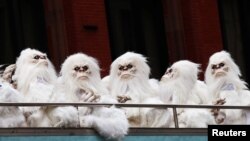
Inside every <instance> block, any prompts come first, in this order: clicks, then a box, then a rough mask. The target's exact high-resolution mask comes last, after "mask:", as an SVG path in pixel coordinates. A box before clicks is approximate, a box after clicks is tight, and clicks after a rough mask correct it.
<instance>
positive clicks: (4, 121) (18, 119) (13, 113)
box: [0, 78, 26, 128]
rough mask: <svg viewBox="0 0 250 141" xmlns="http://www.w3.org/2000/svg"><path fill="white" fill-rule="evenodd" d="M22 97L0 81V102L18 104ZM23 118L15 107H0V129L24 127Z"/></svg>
mask: <svg viewBox="0 0 250 141" xmlns="http://www.w3.org/2000/svg"><path fill="white" fill-rule="evenodd" d="M0 79H1V78H0ZM21 100H22V95H21V94H20V93H19V92H18V91H16V90H15V89H13V88H12V87H11V86H10V84H8V83H6V82H4V81H2V80H0V102H20V101H21ZM25 126H26V122H25V117H24V115H23V113H22V111H21V110H20V109H19V107H17V106H6V107H5V106H0V128H3V127H25Z"/></svg>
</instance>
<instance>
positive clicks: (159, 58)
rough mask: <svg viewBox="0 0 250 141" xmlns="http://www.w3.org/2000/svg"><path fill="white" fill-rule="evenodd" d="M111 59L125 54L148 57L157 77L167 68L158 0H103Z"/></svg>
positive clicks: (162, 23)
mask: <svg viewBox="0 0 250 141" xmlns="http://www.w3.org/2000/svg"><path fill="white" fill-rule="evenodd" d="M106 7H107V8H106V9H107V13H108V24H109V34H110V42H111V52H112V59H113V60H114V59H116V58H117V57H118V56H120V55H122V54H123V53H125V52H126V51H134V52H137V53H141V54H143V55H145V56H146V57H148V61H149V65H150V67H151V71H152V72H151V73H152V75H153V77H154V78H160V77H161V76H162V75H163V74H164V72H165V69H166V67H167V66H168V55H167V54H168V52H167V45H166V37H165V29H164V20H163V12H162V1H161V0H143V1H138V0H106Z"/></svg>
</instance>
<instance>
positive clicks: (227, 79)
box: [205, 51, 250, 124]
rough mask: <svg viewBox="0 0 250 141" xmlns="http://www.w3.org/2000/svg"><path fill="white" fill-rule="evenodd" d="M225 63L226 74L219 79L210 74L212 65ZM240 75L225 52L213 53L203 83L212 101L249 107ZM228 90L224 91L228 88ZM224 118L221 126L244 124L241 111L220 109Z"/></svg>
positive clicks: (244, 83)
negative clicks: (223, 100) (211, 96)
mask: <svg viewBox="0 0 250 141" xmlns="http://www.w3.org/2000/svg"><path fill="white" fill-rule="evenodd" d="M221 62H223V63H225V67H228V72H227V73H226V74H225V75H223V76H220V77H216V76H215V75H213V74H212V65H214V64H219V63H221ZM240 76H241V73H240V69H239V67H238V66H237V65H236V64H235V62H234V61H233V59H232V57H231V55H230V54H229V53H228V52H226V51H220V52H216V53H214V54H213V55H212V56H211V57H210V58H209V64H208V66H207V69H206V73H205V81H206V84H207V85H208V88H209V91H210V94H211V95H213V101H217V100H218V99H224V98H225V101H226V103H225V104H224V105H249V103H250V93H249V91H248V89H247V86H246V82H244V81H243V80H241V79H240ZM229 85H230V87H231V88H230V89H225V86H229ZM220 111H222V112H224V113H225V115H226V117H225V120H224V122H223V123H222V124H245V123H246V114H245V111H243V110H238V109H237V110H235V109H234V110H231V109H221V110H220Z"/></svg>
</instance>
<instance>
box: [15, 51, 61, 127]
mask: <svg viewBox="0 0 250 141" xmlns="http://www.w3.org/2000/svg"><path fill="white" fill-rule="evenodd" d="M56 78H57V76H56V72H55V70H54V67H53V65H52V63H51V62H50V61H49V59H48V58H47V56H46V54H44V53H42V52H40V51H38V50H35V49H30V48H27V49H25V50H23V51H22V52H21V54H20V56H19V57H18V59H17V61H16V71H15V74H14V76H13V79H14V80H15V81H16V83H17V90H18V91H20V92H21V93H22V94H23V97H24V98H23V101H22V102H34V103H36V102H49V100H50V97H51V94H52V90H53V87H54V82H55V80H56ZM21 108H22V110H23V112H24V114H25V116H26V118H27V123H28V126H32V127H50V126H52V123H51V121H50V119H49V117H48V116H47V115H46V112H47V111H46V109H47V108H46V107H42V108H41V107H21Z"/></svg>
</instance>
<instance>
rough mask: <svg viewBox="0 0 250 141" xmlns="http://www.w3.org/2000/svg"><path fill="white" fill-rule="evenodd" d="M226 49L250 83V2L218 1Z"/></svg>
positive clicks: (247, 0)
mask: <svg viewBox="0 0 250 141" xmlns="http://www.w3.org/2000/svg"><path fill="white" fill-rule="evenodd" d="M218 4H219V12H220V20H221V27H222V36H223V43H224V49H226V50H228V51H229V52H230V53H231V54H232V56H233V58H234V59H235V61H236V63H237V64H238V65H239V67H240V70H241V72H242V74H243V79H244V80H246V81H247V82H248V84H249V83H250V75H249V73H248V72H250V65H248V64H247V63H248V60H249V54H250V48H249V46H250V17H249V14H248V13H249V12H250V1H249V0H240V1H239V0H218Z"/></svg>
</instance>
